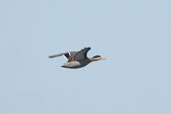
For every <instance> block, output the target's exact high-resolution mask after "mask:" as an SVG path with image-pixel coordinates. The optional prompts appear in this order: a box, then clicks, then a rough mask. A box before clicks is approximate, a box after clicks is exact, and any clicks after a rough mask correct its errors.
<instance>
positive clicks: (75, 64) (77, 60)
mask: <svg viewBox="0 0 171 114" xmlns="http://www.w3.org/2000/svg"><path fill="white" fill-rule="evenodd" d="M90 49H91V48H90V47H86V48H84V49H82V50H80V51H71V52H66V53H60V54H57V55H52V56H49V58H54V57H59V56H64V57H66V59H67V63H65V64H64V65H63V66H61V67H64V68H71V69H76V68H81V67H84V66H86V65H88V64H89V63H91V62H93V61H98V60H102V59H104V58H103V57H101V56H100V55H96V56H94V57H92V58H88V57H87V52H88V51H89V50H90Z"/></svg>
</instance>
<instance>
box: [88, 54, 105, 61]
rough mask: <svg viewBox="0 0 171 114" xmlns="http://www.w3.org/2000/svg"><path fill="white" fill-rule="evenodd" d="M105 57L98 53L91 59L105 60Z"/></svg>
mask: <svg viewBox="0 0 171 114" xmlns="http://www.w3.org/2000/svg"><path fill="white" fill-rule="evenodd" d="M104 59H105V58H103V57H101V56H100V55H96V56H94V57H92V58H90V60H91V61H98V60H104Z"/></svg>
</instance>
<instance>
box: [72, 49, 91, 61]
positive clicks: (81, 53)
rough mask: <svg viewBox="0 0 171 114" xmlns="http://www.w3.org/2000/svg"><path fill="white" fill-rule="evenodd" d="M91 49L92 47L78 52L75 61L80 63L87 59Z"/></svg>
mask: <svg viewBox="0 0 171 114" xmlns="http://www.w3.org/2000/svg"><path fill="white" fill-rule="evenodd" d="M90 49H91V48H90V47H87V48H84V49H82V50H80V51H78V52H77V53H76V54H75V56H74V58H73V61H80V60H83V59H87V52H88V51H89V50H90Z"/></svg>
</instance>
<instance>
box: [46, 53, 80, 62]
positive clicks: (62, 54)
mask: <svg viewBox="0 0 171 114" xmlns="http://www.w3.org/2000/svg"><path fill="white" fill-rule="evenodd" d="M76 53H77V52H76V51H71V52H66V53H60V54H56V55H52V56H49V58H55V57H59V56H64V57H65V58H66V59H67V60H68V62H69V61H71V60H72V59H73V57H74V56H75V54H76Z"/></svg>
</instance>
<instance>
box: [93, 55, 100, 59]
mask: <svg viewBox="0 0 171 114" xmlns="http://www.w3.org/2000/svg"><path fill="white" fill-rule="evenodd" d="M97 57H101V56H100V55H95V56H94V57H93V58H97Z"/></svg>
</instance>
